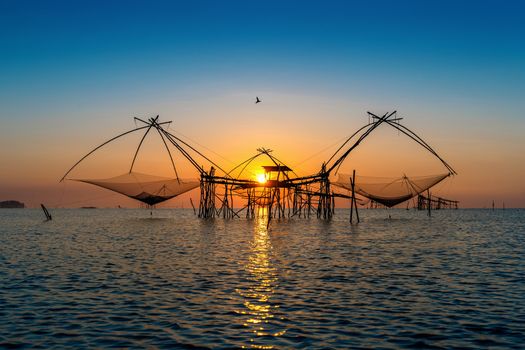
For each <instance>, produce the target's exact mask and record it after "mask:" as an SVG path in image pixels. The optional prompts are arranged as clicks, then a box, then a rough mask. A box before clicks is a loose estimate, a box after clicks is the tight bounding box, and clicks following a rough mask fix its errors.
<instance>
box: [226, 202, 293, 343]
mask: <svg viewBox="0 0 525 350" xmlns="http://www.w3.org/2000/svg"><path fill="white" fill-rule="evenodd" d="M266 214H267V213H266V209H260V211H259V212H258V215H257V217H256V219H255V220H254V232H253V239H252V242H251V243H250V255H249V256H248V259H247V262H246V265H245V269H246V272H247V273H248V276H249V281H250V283H249V285H248V286H247V287H246V288H244V289H240V288H239V289H237V290H236V291H237V293H238V294H239V295H240V296H241V297H242V298H243V299H244V303H243V304H244V309H241V310H237V311H236V312H237V313H238V314H239V315H241V316H242V317H243V326H244V327H246V329H247V330H248V331H249V332H250V333H251V336H250V343H249V344H247V345H246V346H243V348H255V349H273V348H275V347H274V346H273V345H264V340H265V339H266V340H267V339H269V338H272V337H279V336H282V335H284V334H285V333H286V329H282V330H281V329H276V324H279V323H280V322H272V320H274V319H275V318H279V320H282V319H283V317H280V316H279V313H278V309H279V305H277V304H276V303H275V302H272V297H273V295H274V293H275V291H276V288H277V285H278V282H279V279H278V274H277V270H276V268H275V267H274V266H273V263H272V249H273V247H272V241H271V237H270V234H269V232H268V228H267V215H266Z"/></svg>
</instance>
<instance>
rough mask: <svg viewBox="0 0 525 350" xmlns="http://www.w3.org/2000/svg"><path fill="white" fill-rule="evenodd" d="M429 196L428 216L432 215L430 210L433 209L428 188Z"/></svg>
mask: <svg viewBox="0 0 525 350" xmlns="http://www.w3.org/2000/svg"><path fill="white" fill-rule="evenodd" d="M427 197H428V198H427V206H428V216H431V213H430V211H431V210H432V202H431V201H430V189H428V190H427Z"/></svg>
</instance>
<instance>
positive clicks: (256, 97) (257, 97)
mask: <svg viewBox="0 0 525 350" xmlns="http://www.w3.org/2000/svg"><path fill="white" fill-rule="evenodd" d="M259 102H262V101H261V100H259V96H255V104H257V103H259Z"/></svg>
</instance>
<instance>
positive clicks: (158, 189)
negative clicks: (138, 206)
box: [73, 172, 200, 205]
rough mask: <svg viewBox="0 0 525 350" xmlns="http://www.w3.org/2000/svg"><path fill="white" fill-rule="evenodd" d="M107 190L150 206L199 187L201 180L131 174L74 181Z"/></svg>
mask: <svg viewBox="0 0 525 350" xmlns="http://www.w3.org/2000/svg"><path fill="white" fill-rule="evenodd" d="M73 180H75V181H80V182H85V183H89V184H92V185H96V186H100V187H103V188H107V189H108V190H111V191H115V192H118V193H121V194H123V195H125V196H128V197H130V198H134V199H136V200H139V201H141V202H143V203H146V204H148V205H155V204H157V203H160V202H164V201H167V200H168V199H171V198H173V197H176V196H178V195H180V194H182V193H184V192H188V191H190V190H192V189H194V188H196V187H198V186H199V184H200V183H199V180H182V179H175V178H168V177H161V176H155V175H148V174H142V173H137V172H130V173H126V174H123V175H119V176H115V177H112V178H109V179H73Z"/></svg>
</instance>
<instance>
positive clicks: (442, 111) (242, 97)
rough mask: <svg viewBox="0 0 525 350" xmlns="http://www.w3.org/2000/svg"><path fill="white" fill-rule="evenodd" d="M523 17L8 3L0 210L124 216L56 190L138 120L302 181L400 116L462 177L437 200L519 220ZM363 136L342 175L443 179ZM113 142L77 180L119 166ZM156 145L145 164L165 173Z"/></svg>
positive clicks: (524, 198)
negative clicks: (87, 157)
mask: <svg viewBox="0 0 525 350" xmlns="http://www.w3.org/2000/svg"><path fill="white" fill-rule="evenodd" d="M524 15H525V4H524V3H523V2H521V1H516V2H513V1H504V2H501V1H463V2H461V1H395V2H394V1H388V2H387V1H374V2H365V1H355V2H354V1H340V2H338V1H315V2H314V1H304V0H303V1H286V2H285V1H257V2H255V1H251V2H250V1H184V2H182V1H181V2H176V1H166V2H158V1H67V2H66V1H64V2H58V1H45V2H44V1H23V0H22V1H9V0H0V44H1V45H0V200H7V199H18V200H22V201H24V202H26V204H27V205H29V206H35V205H38V204H39V203H41V202H44V203H49V205H50V206H78V205H90V204H96V205H103V204H104V203H106V204H107V205H114V204H115V203H117V202H118V203H124V201H123V200H122V198H121V197H116V198H115V197H114V196H113V197H111V198H109V197H107V194H106V192H103V191H102V192H100V191H99V190H97V189H95V188H93V187H90V186H89V185H80V184H79V185H71V184H69V185H58V184H57V181H58V179H60V177H61V176H62V175H63V173H64V172H65V171H66V170H67V169H68V168H69V166H71V165H72V164H73V163H74V162H75V161H76V160H78V159H79V158H80V157H81V156H82V155H83V154H84V153H86V152H87V151H88V150H89V149H90V148H92V147H94V146H95V145H97V144H98V143H101V142H102V141H104V140H105V139H108V138H110V137H112V136H114V135H116V134H118V133H120V132H123V131H125V130H128V129H131V128H133V127H134V126H135V125H134V123H133V120H132V118H131V117H132V116H140V117H150V116H155V115H157V114H160V115H161V118H162V119H163V120H172V121H173V125H172V130H176V131H178V132H180V133H182V134H183V135H186V136H187V137H189V138H190V139H191V140H195V141H197V142H198V143H199V144H201V145H203V146H206V147H208V148H210V149H213V150H214V151H215V152H216V153H217V154H220V155H221V156H222V157H223V158H219V157H218V156H216V155H215V154H213V153H208V154H210V156H212V157H214V159H216V160H217V161H218V162H220V163H221V164H224V166H225V167H226V168H230V167H231V166H232V165H233V164H234V163H236V162H240V161H242V160H244V159H246V158H248V157H249V156H251V155H252V154H254V153H255V149H256V148H257V147H260V146H265V147H269V148H271V149H274V150H275V152H276V155H278V156H279V157H280V158H283V160H284V161H285V162H287V163H289V164H291V165H292V166H297V169H298V170H300V171H301V172H303V173H308V172H313V171H315V170H317V169H318V168H319V166H320V164H321V162H322V160H323V159H326V158H328V156H329V155H330V152H331V151H332V152H333V151H334V150H335V147H334V145H336V144H337V143H338V142H340V141H342V139H343V138H344V137H345V136H349V135H351V134H352V132H353V131H354V130H356V129H357V128H358V127H360V126H362V125H363V124H364V123H366V122H367V121H368V119H367V117H366V111H367V110H370V111H373V112H376V113H378V114H379V113H384V112H386V111H389V110H393V109H396V110H397V111H398V112H399V114H400V116H403V117H404V118H405V119H404V120H403V122H404V124H405V125H406V126H407V127H409V128H411V129H412V130H414V131H416V132H417V133H418V134H419V135H420V136H422V137H423V138H424V139H425V140H426V141H427V142H428V143H429V144H430V145H432V146H433V147H434V148H435V149H436V150H437V151H438V153H440V155H441V156H442V157H443V158H445V159H446V160H447V161H448V162H449V163H450V164H451V165H452V166H453V167H454V168H455V169H456V170H457V172H458V173H459V175H458V176H456V177H454V178H453V179H450V180H447V182H446V183H445V184H444V185H443V186H441V187H440V188H438V189H437V190H436V191H437V192H436V194H439V195H443V196H446V197H450V198H452V199H458V200H460V201H461V206H463V207H484V206H487V207H488V206H490V205H491V203H492V200H495V201H496V205H498V206H501V205H502V203H503V202H505V204H506V206H507V207H525V180H524V179H525V137H524V135H525V117H524V116H523V115H522V114H523V111H524V110H525V101H524V100H525V98H524V92H525V45H524V40H523V38H524V37H525V24H524V22H523V18H524ZM256 95H257V96H260V97H262V99H263V103H261V104H258V105H257V106H255V105H254V104H253V101H254V98H255V96H256ZM369 141H370V142H368V141H367V143H366V145H363V147H362V148H360V149H359V150H358V152H356V153H355V155H354V156H351V157H350V158H349V159H348V160H347V163H345V167H346V169H345V170H348V171H351V169H354V168H355V169H357V171H358V173H360V174H362V175H375V176H394V175H400V174H402V173H403V172H404V173H407V174H409V175H428V174H434V173H436V172H437V173H439V172H442V170H443V168H440V166H439V163H437V162H436V161H435V160H434V159H432V158H431V157H428V156H427V155H426V154H425V153H424V152H422V151H421V150H420V149H418V146H417V145H415V144H411V143H410V142H408V141H407V140H405V139H404V138H403V137H400V136H398V135H397V133H395V132H392V131H391V130H382V131H380V132H379V133H378V134H377V135H374V137H371V138H370V140H369ZM130 142H131V141H130ZM329 146H332V148H330V147H329ZM115 147H116V148H115V149H113V150H110V151H111V152H110V153H107V154H106V155H105V156H104V155H101V156H100V159H99V160H98V161H99V163H98V164H97V163H96V162H95V163H93V164H94V165H92V169H89V164H88V165H86V168H84V169H78V173H76V174H74V175H76V176H78V177H82V176H83V175H99V177H109V176H114V175H118V174H119V173H123V172H124V171H126V167H127V165H126V164H129V161H130V158H131V157H132V154H131V155H130V153H132V151H131V150H129V149H128V148H126V145H121V146H118V145H117V146H115ZM150 148H151V150H149V151H148V150H145V151H148V152H149V153H148V152H146V153H145V157H144V160H143V163H142V166H143V167H144V168H146V169H148V167H149V169H153V168H155V169H159V170H158V171H159V172H161V173H162V172H163V171H164V170H163V168H162V167H163V165H160V164H161V161H160V158H159V159H157V157H158V154H157V153H158V152H155V148H154V147H153V146H152V147H150ZM201 149H202V148H201ZM321 150H324V152H320V151H321ZM108 152H109V151H108ZM313 155H316V156H314V157H312V156H313ZM224 159H229V161H226V160H224ZM95 160H96V159H94V160H93V161H95ZM163 160H164V162H166V161H167V159H166V158H163ZM303 161H304V162H303ZM230 162H231V163H230ZM93 169H95V170H93ZM150 172H151V171H150ZM191 175H192V174H188V175H187V176H188V177H189V176H191ZM90 196H91V197H90ZM93 196H95V197H96V199H94V198H95V197H93ZM97 196H98V197H97ZM117 196H118V195H117ZM126 203H128V202H126ZM177 203H179V202H177V201H176V200H175V201H173V202H172V203H171V205H173V206H175V205H178V204H177ZM179 204H180V203H179ZM130 205H131V204H130Z"/></svg>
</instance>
